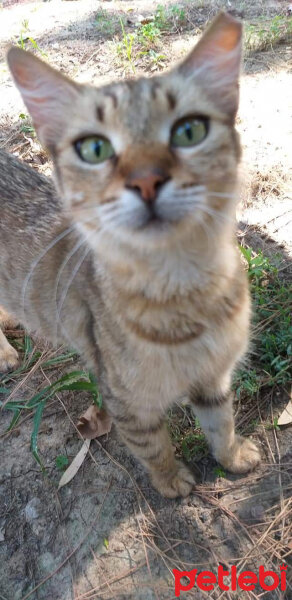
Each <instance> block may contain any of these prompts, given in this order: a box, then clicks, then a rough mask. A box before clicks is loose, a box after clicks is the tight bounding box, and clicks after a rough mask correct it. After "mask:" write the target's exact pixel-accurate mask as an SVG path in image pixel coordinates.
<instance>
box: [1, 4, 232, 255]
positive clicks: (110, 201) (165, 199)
mask: <svg viewBox="0 0 292 600" xmlns="http://www.w3.org/2000/svg"><path fill="white" fill-rule="evenodd" d="M240 54H241V24H240V23H239V22H238V21H237V20H235V19H234V18H232V17H231V16H230V15H228V14H225V13H221V14H219V16H218V17H217V18H216V19H215V20H214V21H213V23H212V24H211V26H210V27H209V28H208V29H207V31H206V32H205V34H204V35H203V36H202V38H201V39H200V41H199V43H198V44H197V45H196V47H195V48H194V50H193V51H192V52H191V53H190V54H189V55H188V56H187V58H186V59H185V60H184V61H183V62H182V63H181V64H179V65H178V66H176V67H175V68H174V69H172V70H171V71H169V72H166V73H163V74H162V75H160V76H156V77H153V78H149V79H146V78H139V79H136V80H123V81H120V82H117V83H113V84H111V85H107V86H104V87H100V88H95V87H90V86H85V85H79V84H76V83H74V82H73V81H72V80H70V79H68V78H67V77H65V76H63V75H62V74H61V73H59V72H57V71H55V70H54V69H52V68H51V67H49V66H48V65H47V64H45V63H44V62H42V61H40V60H39V59H38V58H36V57H35V56H33V55H32V54H30V53H28V52H25V51H23V50H21V49H20V48H16V47H13V48H11V49H10V51H9V52H8V64H9V67H10V69H11V72H12V74H13V77H14V80H15V82H16V85H17V86H18V88H19V90H20V92H21V94H22V97H23V100H24V102H25V104H26V106H27V108H28V110H29V112H30V114H31V116H32V119H33V122H34V125H35V127H36V130H37V133H38V136H39V139H40V141H41V143H42V144H43V145H44V146H45V147H46V148H47V149H48V150H49V152H50V153H51V155H52V158H53V161H54V165H55V173H56V179H57V183H58V187H59V191H60V193H61V195H62V197H63V198H64V203H65V207H66V209H69V211H70V212H71V214H72V216H73V218H74V219H75V220H76V222H78V223H79V224H81V223H82V228H83V231H86V232H88V234H89V236H91V237H94V232H97V236H96V239H98V237H103V236H104V235H106V236H107V238H109V239H112V240H113V241H114V240H115V241H118V242H119V241H122V242H126V243H131V244H132V245H133V246H136V247H138V246H139V245H141V246H145V245H146V246H147V245H151V247H155V246H157V245H161V244H164V245H165V244H168V243H172V241H173V240H175V239H180V238H183V236H185V235H187V232H190V231H194V230H195V229H196V228H198V227H200V226H201V227H203V226H204V223H205V222H207V221H210V220H212V221H213V223H214V222H215V223H218V224H219V223H220V222H221V223H222V222H223V220H224V215H225V213H229V212H230V207H231V205H234V187H235V182H236V170H237V163H238V160H239V143H238V140H237V135H236V132H235V130H234V120H235V115H236V111H237V107H238V77H239V70H240Z"/></svg>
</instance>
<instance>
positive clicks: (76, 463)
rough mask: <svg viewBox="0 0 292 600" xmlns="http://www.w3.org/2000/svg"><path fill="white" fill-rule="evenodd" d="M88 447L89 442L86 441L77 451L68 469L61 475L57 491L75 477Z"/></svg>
mask: <svg viewBox="0 0 292 600" xmlns="http://www.w3.org/2000/svg"><path fill="white" fill-rule="evenodd" d="M89 446H90V440H86V441H85V442H84V444H83V446H82V448H81V450H79V452H78V454H76V456H75V458H74V459H73V460H72V462H71V465H70V466H69V467H68V469H66V471H65V473H63V475H62V477H61V479H60V481H59V485H58V490H59V489H60V488H61V487H63V486H64V485H67V483H69V481H71V479H73V477H75V475H76V473H77V472H78V471H79V469H80V467H81V465H82V463H83V461H84V459H85V457H86V454H87V452H88V450H89Z"/></svg>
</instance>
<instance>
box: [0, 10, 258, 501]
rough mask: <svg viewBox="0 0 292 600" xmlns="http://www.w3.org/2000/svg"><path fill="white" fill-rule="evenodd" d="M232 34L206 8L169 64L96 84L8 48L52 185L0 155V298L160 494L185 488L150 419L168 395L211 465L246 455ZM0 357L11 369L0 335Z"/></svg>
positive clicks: (160, 420) (251, 457)
mask: <svg viewBox="0 0 292 600" xmlns="http://www.w3.org/2000/svg"><path fill="white" fill-rule="evenodd" d="M241 30H242V28H241V25H240V23H239V22H238V21H237V20H235V19H234V18H233V17H231V16H230V15H228V14H226V13H221V14H219V16H218V17H217V18H216V19H215V20H214V21H213V23H212V24H211V25H210V27H209V28H208V29H207V31H206V32H205V34H204V35H203V37H202V38H201V39H200V41H199V43H198V44H197V45H196V47H195V48H194V50H193V51H192V52H191V53H190V54H189V56H187V58H186V59H185V60H184V61H183V62H182V63H181V64H179V65H178V66H176V67H175V68H174V69H173V70H171V71H169V72H166V73H163V74H162V75H159V76H155V77H153V78H150V79H146V78H143V77H141V78H138V79H136V80H132V79H130V80H123V81H120V82H117V83H113V84H111V85H106V86H104V87H100V88H95V87H90V86H85V85H79V84H77V83H74V82H73V81H71V80H70V79H68V78H67V77H65V76H64V75H63V74H60V73H58V72H57V71H55V70H54V69H52V68H51V67H49V66H48V65H47V64H45V63H44V62H42V61H40V60H39V59H38V58H36V57H35V56H33V55H32V54H30V53H28V52H25V51H24V50H21V49H20V48H16V47H13V48H11V49H10V50H9V52H8V64H9V67H10V69H11V72H12V75H13V77H14V80H15V83H16V85H17V86H18V88H19V90H20V92H21V94H22V97H23V100H24V103H25V104H26V106H27V108H28V110H29V112H30V114H31V116H32V119H33V122H34V125H35V127H36V130H37V132H38V136H39V139H40V141H41V142H42V144H43V145H44V147H45V148H46V149H47V150H48V151H49V153H50V155H51V157H52V159H53V162H54V172H55V180H56V189H57V190H58V191H55V187H54V185H53V184H52V183H51V181H50V180H48V179H47V178H45V177H43V176H41V175H39V174H37V173H36V172H35V171H33V170H31V169H30V168H29V167H27V166H25V165H24V164H22V163H21V162H19V161H18V160H17V159H16V158H14V157H12V156H8V155H7V154H5V153H1V155H0V164H1V223H0V251H1V266H0V304H1V305H2V306H3V307H4V310H5V311H7V313H9V314H11V315H13V317H14V318H15V319H17V320H19V321H21V322H22V323H23V324H24V326H25V327H27V328H28V329H30V330H33V331H35V330H36V331H39V332H41V334H42V335H44V336H46V337H47V338H48V339H49V340H51V341H52V342H53V343H54V344H59V343H60V342H62V343H64V342H65V343H66V344H68V345H70V346H71V347H74V348H75V349H76V350H77V351H78V352H79V353H80V355H81V356H82V357H83V358H84V360H85V361H86V364H87V366H88V368H90V369H92V370H93V371H94V372H95V373H96V375H97V377H98V380H99V385H100V388H101V391H102V394H103V399H104V403H105V406H106V407H107V410H108V412H109V413H110V414H111V415H112V417H113V419H114V421H115V423H116V426H117V428H118V430H119V432H120V434H121V436H122V437H123V439H124V441H125V442H126V444H127V445H128V446H129V448H130V449H131V450H132V451H133V452H134V454H135V455H136V456H137V457H138V458H139V459H140V461H142V463H143V464H144V465H145V466H146V467H147V468H148V470H149V471H150V474H151V478H152V482H153V485H154V486H155V487H156V488H157V489H158V490H159V491H160V492H161V494H163V495H165V496H168V497H175V496H187V495H188V494H189V493H190V492H191V490H192V487H193V485H194V477H193V474H192V473H191V472H190V470H189V469H188V468H187V466H185V465H184V464H183V463H182V462H180V461H178V460H176V458H175V455H174V450H173V447H172V445H171V441H170V438H169V434H168V431H167V427H166V424H165V412H166V411H167V409H168V408H169V407H170V406H171V404H172V403H173V402H174V401H175V400H176V399H177V398H179V397H182V396H183V395H188V397H189V400H190V402H191V403H192V404H193V408H194V411H195V413H196V415H197V416H198V418H199V421H200V424H201V427H202V428H203V430H204V432H205V434H206V436H207V438H208V441H209V443H210V445H211V448H212V451H213V453H214V456H215V457H216V459H217V460H218V461H219V462H220V463H221V464H222V465H223V466H224V467H225V468H226V469H228V470H230V471H232V472H235V473H245V472H246V471H248V470H250V469H252V468H254V467H255V466H256V465H257V464H258V462H259V452H258V450H257V448H256V446H255V445H254V444H253V443H252V442H251V441H250V440H248V439H244V438H242V437H241V436H239V435H236V434H235V432H234V418H233V410H232V393H231V391H230V390H231V377H232V373H233V371H234V367H235V365H236V364H237V363H238V361H239V360H240V359H241V357H242V355H243V354H244V353H245V351H246V349H247V345H248V335H249V317H250V300H249V293H248V287H247V281H246V277H245V274H244V272H243V270H242V267H241V264H240V258H239V253H238V251H237V249H236V246H235V239H234V231H235V207H236V196H237V192H236V182H237V165H238V162H239V159H240V144H239V140H238V135H237V133H236V130H235V128H234V121H235V115H236V111H237V107H238V76H239V70H240V54H241ZM6 318H7V317H6V316H5V313H2V321H3V322H4V321H5V319H6ZM0 360H1V362H0V365H1V368H2V369H4V368H5V367H7V368H10V367H13V366H15V361H16V353H15V350H13V349H12V348H11V346H9V345H8V342H7V341H6V339H5V337H4V334H3V333H1V338H0Z"/></svg>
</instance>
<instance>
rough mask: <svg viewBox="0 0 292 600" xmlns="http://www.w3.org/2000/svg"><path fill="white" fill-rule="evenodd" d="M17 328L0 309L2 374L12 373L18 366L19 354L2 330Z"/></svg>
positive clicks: (0, 364)
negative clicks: (9, 327) (8, 327)
mask: <svg viewBox="0 0 292 600" xmlns="http://www.w3.org/2000/svg"><path fill="white" fill-rule="evenodd" d="M8 325H10V326H15V323H14V322H13V321H12V319H10V317H9V316H8V315H7V313H6V312H5V311H4V310H3V309H2V308H0V373H5V372H6V371H11V370H12V369H14V368H15V367H16V366H17V364H18V360H19V359H18V353H17V351H16V350H15V349H14V348H13V347H12V346H11V344H9V342H8V340H7V339H6V337H5V335H4V333H3V331H2V328H4V327H5V326H6V327H7V326H8Z"/></svg>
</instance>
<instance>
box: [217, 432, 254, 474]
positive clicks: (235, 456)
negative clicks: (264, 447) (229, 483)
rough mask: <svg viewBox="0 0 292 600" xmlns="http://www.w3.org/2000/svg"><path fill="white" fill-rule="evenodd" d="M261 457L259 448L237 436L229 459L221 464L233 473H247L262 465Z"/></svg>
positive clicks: (221, 461) (246, 439)
mask: <svg viewBox="0 0 292 600" xmlns="http://www.w3.org/2000/svg"><path fill="white" fill-rule="evenodd" d="M260 460H261V456H260V452H259V449H258V448H257V446H256V445H255V444H254V443H253V442H252V441H251V440H249V439H248V438H244V437H242V436H241V435H236V436H235V440H234V444H233V447H232V449H231V450H230V451H229V453H228V457H226V458H225V459H223V460H220V461H219V462H220V463H221V464H222V465H223V467H225V468H226V469H227V470H228V471H231V472H232V473H247V472H248V471H252V470H253V469H255V468H256V467H257V466H258V464H259V463H260Z"/></svg>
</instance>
